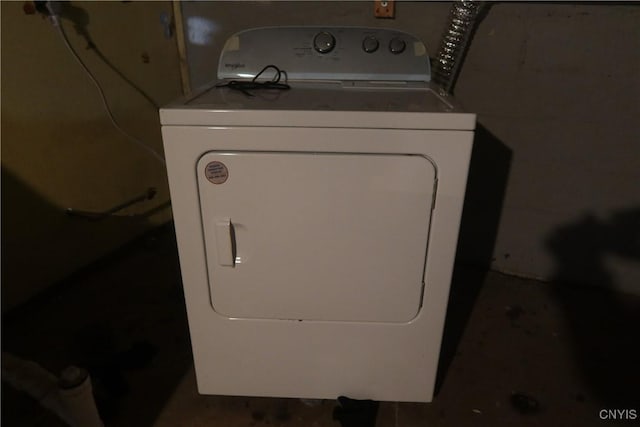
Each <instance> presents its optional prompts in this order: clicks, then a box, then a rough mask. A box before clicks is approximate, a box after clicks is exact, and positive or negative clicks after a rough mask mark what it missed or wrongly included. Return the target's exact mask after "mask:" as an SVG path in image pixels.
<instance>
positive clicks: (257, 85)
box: [216, 65, 291, 96]
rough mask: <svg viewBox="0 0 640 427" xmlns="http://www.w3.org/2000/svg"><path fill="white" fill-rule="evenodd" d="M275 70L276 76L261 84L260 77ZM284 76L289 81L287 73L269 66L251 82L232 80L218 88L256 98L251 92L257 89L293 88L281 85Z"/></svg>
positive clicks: (284, 84)
mask: <svg viewBox="0 0 640 427" xmlns="http://www.w3.org/2000/svg"><path fill="white" fill-rule="evenodd" d="M269 69H273V70H275V74H274V76H273V77H272V78H271V80H267V81H264V82H259V81H257V80H258V77H260V76H261V75H262V74H263V73H264V72H265V71H267V70H269ZM283 76H284V81H285V82H286V81H287V72H286V71H284V70H281V69H280V68H278V67H276V66H275V65H267V66H266V67H264V68H263V69H262V70H260V72H259V73H258V74H256V76H255V77H254V78H253V79H251V81H243V80H231V81H228V82H226V83H220V84H217V85H216V87H228V88H229V89H233V90H239V91H240V92H242V93H244V94H245V95H247V96H255V95H254V94H252V93H251V92H249V91H250V90H256V89H276V90H289V89H291V86H289V85H288V84H287V83H280V79H281V78H282V77H283Z"/></svg>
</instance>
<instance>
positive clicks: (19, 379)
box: [2, 352, 104, 427]
mask: <svg viewBox="0 0 640 427" xmlns="http://www.w3.org/2000/svg"><path fill="white" fill-rule="evenodd" d="M2 380H3V381H6V382H7V383H9V384H10V385H11V386H12V387H14V388H15V389H17V390H20V391H24V392H25V393H27V394H28V395H29V396H31V397H33V398H34V399H36V400H37V401H38V403H40V405H41V406H43V407H45V408H47V409H49V410H50V411H52V412H53V413H55V414H56V415H57V416H58V417H60V418H61V419H62V420H63V421H64V422H66V423H67V424H69V425H70V426H71V427H104V424H103V423H102V420H101V419H100V416H99V415H98V409H97V407H96V403H95V400H94V399H93V391H92V387H91V378H90V377H89V374H88V372H87V371H85V370H84V369H80V368H76V367H74V366H72V367H69V368H67V369H65V370H64V371H63V373H62V375H61V377H60V378H57V377H56V376H55V375H53V374H52V373H50V372H49V371H47V370H46V369H44V368H43V367H42V366H40V365H38V364H37V363H35V362H32V361H30V360H23V359H20V358H18V357H16V356H13V355H12V354H9V353H5V352H3V353H2Z"/></svg>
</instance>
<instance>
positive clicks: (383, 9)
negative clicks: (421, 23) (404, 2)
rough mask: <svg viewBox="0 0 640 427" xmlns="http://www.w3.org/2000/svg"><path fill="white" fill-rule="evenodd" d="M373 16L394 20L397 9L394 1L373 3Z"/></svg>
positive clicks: (386, 0)
mask: <svg viewBox="0 0 640 427" xmlns="http://www.w3.org/2000/svg"><path fill="white" fill-rule="evenodd" d="M373 16H375V17H376V18H394V17H395V16H396V8H395V1H394V0H375V1H374V2H373Z"/></svg>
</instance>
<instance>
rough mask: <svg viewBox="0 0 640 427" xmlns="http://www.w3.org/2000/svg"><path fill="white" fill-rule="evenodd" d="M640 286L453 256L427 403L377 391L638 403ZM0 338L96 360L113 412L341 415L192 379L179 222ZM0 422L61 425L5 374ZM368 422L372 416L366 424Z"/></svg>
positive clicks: (270, 417)
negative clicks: (550, 277) (500, 269)
mask: <svg viewBox="0 0 640 427" xmlns="http://www.w3.org/2000/svg"><path fill="white" fill-rule="evenodd" d="M638 313H640V298H637V297H631V296H625V295H617V294H613V293H610V292H605V291H604V290H593V289H584V288H572V287H568V286H561V285H551V284H544V283H540V282H536V281H531V280H522V279H517V278H513V277H509V276H505V275H501V274H497V273H488V274H484V273H482V272H477V271H472V270H465V269H457V271H456V277H455V281H454V288H453V294H452V300H451V304H450V313H449V315H448V320H447V330H446V331H445V340H444V350H443V356H442V359H441V369H440V371H441V372H440V378H441V381H440V386H439V391H438V394H437V396H436V398H435V400H434V401H433V402H432V403H430V404H415V403H395V402H382V403H381V404H380V408H379V411H378V414H377V421H376V423H375V425H376V426H378V427H387V426H389V427H390V426H402V427H410V426H455V427H464V426H553V425H566V426H584V427H588V426H599V425H612V424H614V425H634V424H635V423H637V420H635V421H630V420H623V421H611V420H606V421H603V420H601V419H600V418H599V412H600V410H601V409H634V410H635V411H636V413H638V415H639V416H640V392H638V391H637V387H638V385H639V384H640V378H639V376H638V369H639V368H638V362H639V361H640V357H639V354H638V350H637V349H636V347H637V343H638V332H637V328H638V325H639V324H640V322H638V320H639V318H638ZM2 327H3V343H2V344H3V351H8V352H10V353H13V354H15V355H17V356H20V357H23V358H25V359H30V360H33V361H35V362H37V363H39V364H41V365H42V366H43V367H45V368H46V369H48V370H49V371H51V372H54V373H58V372H60V371H61V370H62V369H63V368H64V367H66V366H68V365H70V364H76V365H79V366H85V367H88V368H89V369H90V371H91V373H92V379H93V382H94V389H95V393H96V399H97V401H98V403H99V406H100V408H101V412H102V414H103V418H104V419H105V421H106V425H107V426H114V427H115V426H138V427H142V426H154V427H165V426H167V427H169V426H172V427H173V426H190V427H197V426H228V427H235V426H252V427H254V426H255V427H259V426H269V427H272V426H287V427H298V426H300V427H302V426H318V427H322V426H340V423H339V422H338V421H335V420H333V419H332V413H333V410H334V408H335V407H336V402H335V401H322V402H318V403H317V404H316V405H315V406H307V405H306V404H305V403H303V402H301V401H299V400H297V399H270V398H247V397H225V396H201V395H199V394H198V393H197V391H196V385H195V376H194V372H193V365H192V360H191V353H190V346H189V336H188V328H187V322H186V315H185V309H184V301H183V295H182V289H181V284H180V275H179V268H178V262H177V254H176V248H175V241H174V236H173V230H172V228H171V227H164V228H162V229H160V230H157V231H155V232H153V233H151V234H150V235H147V236H145V237H144V238H142V239H140V240H138V241H136V242H134V243H132V244H131V245H129V246H127V247H126V248H123V249H122V250H121V251H119V252H118V253H117V254H115V255H113V256H111V257H109V258H108V259H105V260H103V261H101V262H100V263H99V264H98V265H94V266H92V267H91V268H89V269H86V270H85V271H81V272H79V273H77V274H76V275H75V276H74V277H72V278H70V279H69V280H68V281H66V282H65V283H62V284H60V285H58V286H55V287H54V288H53V289H52V290H51V291H50V292H47V293H46V294H44V295H42V296H40V297H38V298H37V299H36V300H32V301H31V302H29V303H28V304H26V305H24V306H22V307H20V308H19V309H17V310H14V311H13V312H10V313H8V314H7V315H5V316H4V317H3V323H2ZM2 425H3V426H7V427H11V426H21V427H31V426H53V427H55V426H62V425H64V424H63V423H62V422H61V421H59V420H58V419H57V418H56V416H54V415H53V414H51V413H49V412H47V411H46V410H44V409H42V408H40V407H39V406H38V404H37V403H36V402H35V401H34V400H33V399H31V398H30V397H28V396H26V395H25V394H23V393H21V392H18V391H15V390H13V389H12V388H11V387H9V386H7V385H6V384H4V383H3V385H2ZM362 427H365V426H362Z"/></svg>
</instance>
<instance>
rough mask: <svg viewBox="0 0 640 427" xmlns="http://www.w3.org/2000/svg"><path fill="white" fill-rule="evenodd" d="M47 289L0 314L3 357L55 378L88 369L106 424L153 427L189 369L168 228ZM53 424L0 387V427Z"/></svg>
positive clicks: (172, 241) (32, 405)
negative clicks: (0, 318) (27, 363)
mask: <svg viewBox="0 0 640 427" xmlns="http://www.w3.org/2000/svg"><path fill="white" fill-rule="evenodd" d="M55 289H56V292H55V293H54V292H50V293H47V294H46V295H45V296H42V297H39V298H37V299H35V300H32V301H31V302H30V303H28V304H25V305H23V306H21V307H18V308H17V309H15V310H12V311H11V312H10V313H8V314H5V315H4V316H3V321H2V328H3V331H2V332H3V333H2V341H3V342H2V347H3V351H7V352H10V353H13V354H15V355H16V356H18V357H22V358H24V359H27V360H32V361H35V362H37V363H38V364H40V365H42V366H43V367H44V368H45V369H47V370H49V371H50V372H52V373H54V374H58V373H60V371H61V370H62V369H64V368H65V367H66V366H68V365H70V364H75V365H77V366H82V367H86V368H88V369H89V371H90V373H91V376H92V382H93V384H94V393H95V395H96V400H97V403H98V406H99V410H100V412H101V415H102V416H103V419H104V421H105V422H106V424H107V425H109V426H114V427H115V426H134V425H135V426H151V425H153V423H154V420H155V419H156V417H157V416H158V414H159V413H160V412H161V410H162V408H163V407H164V406H165V404H166V402H167V401H168V399H169V398H170V396H171V395H172V394H173V392H174V390H175V388H176V387H177V385H178V384H179V382H180V381H181V380H182V378H183V377H184V375H185V374H186V373H187V371H188V369H189V368H190V367H191V365H192V356H191V349H190V343H189V336H188V327H187V320H186V313H185V309H184V297H183V294H182V286H181V280H180V272H179V267H178V259H177V249H176V245H175V237H174V232H173V225H172V224H169V225H166V226H164V227H162V228H160V229H157V230H154V231H152V232H150V233H148V234H146V235H144V236H142V237H140V238H138V239H137V240H136V241H134V242H132V243H130V244H129V245H127V246H126V247H124V248H123V249H121V250H120V251H118V252H117V253H115V254H113V255H112V256H110V257H108V258H106V259H105V260H103V261H101V262H100V263H98V264H95V265H94V266H93V268H92V269H84V270H83V271H81V272H80V273H78V274H76V275H74V276H73V277H72V278H70V279H69V280H67V281H65V282H64V283H60V284H58V285H57V286H56V287H55ZM5 391H7V392H8V393H6V394H5V393H4V392H5ZM38 413H39V414H38ZM58 423H59V420H57V419H56V417H55V416H53V415H52V414H50V413H47V411H46V410H45V409H43V408H41V407H40V406H39V405H38V404H37V402H35V400H33V399H31V398H28V397H27V396H26V395H25V394H23V393H20V392H16V391H15V390H11V389H9V387H6V386H5V385H4V384H3V411H2V425H6V426H21V427H22V426H35V425H52V426H53V425H58ZM60 425H64V424H60Z"/></svg>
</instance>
